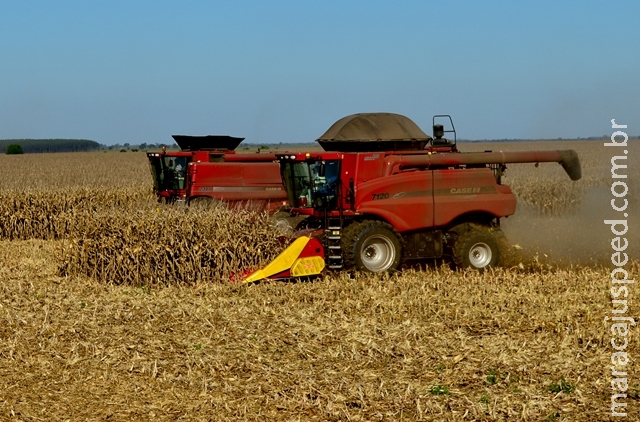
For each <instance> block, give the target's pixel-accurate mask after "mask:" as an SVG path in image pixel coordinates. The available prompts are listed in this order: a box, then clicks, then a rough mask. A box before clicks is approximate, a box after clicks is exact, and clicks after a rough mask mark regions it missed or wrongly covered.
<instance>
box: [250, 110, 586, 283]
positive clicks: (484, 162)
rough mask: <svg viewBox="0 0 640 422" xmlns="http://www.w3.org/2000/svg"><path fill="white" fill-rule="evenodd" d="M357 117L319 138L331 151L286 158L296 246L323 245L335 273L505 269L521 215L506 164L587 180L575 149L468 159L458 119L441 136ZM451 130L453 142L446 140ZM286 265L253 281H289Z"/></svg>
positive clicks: (392, 119)
mask: <svg viewBox="0 0 640 422" xmlns="http://www.w3.org/2000/svg"><path fill="white" fill-rule="evenodd" d="M356 116H357V117H355V118H354V117H353V116H349V118H345V119H347V120H349V121H352V122H356V125H354V126H353V127H352V129H353V130H352V131H345V130H342V131H341V130H335V129H336V125H337V126H340V127H344V125H343V123H344V122H343V121H344V120H345V119H342V120H340V121H338V122H337V123H336V124H335V125H334V126H332V128H331V129H330V130H329V131H327V133H326V134H325V135H323V136H322V137H321V138H320V139H319V142H321V143H323V146H325V145H327V144H329V145H331V150H332V151H331V152H322V153H302V154H290V153H285V154H278V155H277V158H278V160H279V161H280V165H281V172H282V178H283V180H284V183H285V186H286V188H287V192H288V195H289V202H290V203H291V206H292V209H291V213H292V214H293V215H304V216H307V219H306V220H304V222H303V224H304V227H301V228H306V229H307V230H306V234H307V235H309V237H306V238H304V239H303V240H302V241H300V242H298V243H297V248H298V250H305V251H306V255H305V256H304V257H303V258H304V259H305V262H306V261H309V251H308V248H306V249H305V248H304V245H301V243H302V242H309V241H310V240H311V239H313V238H317V239H318V240H320V242H321V243H322V248H321V249H322V250H321V251H319V252H318V254H317V255H318V256H322V257H324V262H325V264H326V267H327V268H329V269H333V270H340V269H343V268H345V269H356V270H361V271H370V272H384V271H393V270H396V269H398V268H399V267H400V265H401V263H402V262H403V261H407V260H413V259H426V258H444V259H448V260H449V261H451V262H452V263H453V264H455V266H457V267H459V268H473V269H477V270H484V269H486V268H489V267H492V266H495V265H498V264H499V262H500V253H501V248H500V244H501V242H502V239H503V234H502V232H501V230H500V219H501V218H503V217H508V216H510V215H512V214H513V213H514V212H515V210H516V197H515V195H514V194H513V193H512V191H511V188H509V186H505V185H503V184H502V181H501V176H502V174H503V172H504V171H505V170H506V165H507V164H510V163H540V162H555V163H559V164H561V165H562V166H563V168H564V169H565V171H566V172H567V174H568V175H569V177H570V178H571V179H572V180H578V179H580V177H581V169H580V161H579V159H578V156H577V154H576V153H575V152H574V151H573V150H567V151H530V152H477V153H460V152H458V151H457V147H456V142H455V129H453V122H452V121H451V118H450V117H449V116H436V117H437V118H440V119H442V118H444V119H448V121H449V122H451V124H450V126H451V129H449V130H445V129H444V125H442V124H441V123H438V122H437V121H436V119H435V118H434V124H433V127H434V136H433V138H431V137H426V135H424V133H422V131H419V129H418V131H419V132H418V131H416V130H415V129H416V128H417V126H415V124H413V125H410V124H408V123H407V121H409V122H410V120H409V119H407V118H406V117H403V116H401V117H402V119H399V118H398V117H397V116H398V115H393V114H385V115H383V116H382V117H381V114H379V113H378V114H375V115H367V114H364V115H362V114H361V115H356ZM380 119H382V122H381V120H380ZM399 122H400V123H402V124H398V123H399ZM411 123H413V122H411ZM414 126H415V127H414ZM407 127H412V128H413V129H412V130H411V131H406V130H404V129H406V128H407ZM381 128H382V129H381ZM384 128H393V130H386V129H384ZM356 129H358V130H356ZM447 132H450V133H453V134H454V139H453V140H448V139H446V138H444V134H445V133H447ZM427 138H428V139H427ZM422 142H424V144H422ZM416 143H420V144H418V146H419V147H421V148H415V146H416V145H417V144H416ZM408 145H411V147H410V148H406V146H408ZM391 148H392V149H391ZM325 149H327V148H326V146H325ZM311 249H313V248H311ZM315 249H319V248H317V247H316V248H315ZM289 252H290V250H285V252H283V256H285V257H286V259H287V261H286V263H291V265H296V263H298V264H299V261H297V260H296V259H295V257H292V256H291V253H289ZM294 255H295V254H294ZM301 257H302V255H301ZM278 260H281V258H280V257H279V258H277V259H276V260H275V261H274V262H273V263H272V264H271V265H270V266H269V267H266V268H265V269H264V270H261V271H262V272H257V273H255V274H253V275H251V276H250V277H249V278H247V280H248V281H256V279H264V278H271V279H274V278H286V277H287V276H288V275H289V276H290V273H287V270H288V268H284V267H286V266H287V265H284V264H283V265H277V264H278V262H280V263H282V262H283V261H282V260H281V261H278ZM268 268H272V269H273V268H275V269H277V270H278V272H276V273H272V274H269V271H267V269H268ZM314 268H316V269H317V268H320V266H318V265H316V266H315V267H314ZM323 268H324V267H323ZM323 268H320V269H319V270H318V273H319V272H320V271H322V270H323ZM305 275H309V274H305Z"/></svg>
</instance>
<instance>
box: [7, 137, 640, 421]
mask: <svg viewBox="0 0 640 422" xmlns="http://www.w3.org/2000/svg"><path fill="white" fill-rule="evenodd" d="M569 148H572V149H575V150H576V151H577V152H578V154H579V155H580V158H581V161H582V167H583V179H582V180H580V181H578V182H571V181H570V180H569V179H568V177H567V176H566V174H564V172H563V171H562V169H561V168H560V166H558V165H555V164H541V165H540V166H539V167H538V168H535V167H534V166H533V165H529V164H522V165H511V166H510V167H509V169H508V170H507V176H506V177H505V178H504V179H503V183H505V184H508V185H510V186H512V188H513V189H514V192H516V194H517V195H518V197H519V205H518V211H517V213H516V215H514V216H512V217H510V218H508V219H505V220H504V221H503V228H504V231H505V234H506V235H507V238H508V239H509V242H510V244H511V245H512V248H511V252H512V253H511V254H510V257H509V260H508V263H507V265H506V266H505V267H503V268H500V269H496V270H493V271H489V272H486V273H484V274H478V273H474V272H454V271H451V270H450V269H449V268H448V267H446V266H442V265H427V266H426V268H424V269H422V270H419V269H416V268H407V269H406V270H405V271H403V272H401V273H397V274H394V275H378V276H370V275H363V274H347V273H330V274H327V275H325V276H323V277H322V278H319V279H317V280H315V281H313V282H298V283H263V284H257V285H251V286H246V285H242V284H239V283H234V282H230V281H229V280H230V279H232V280H236V279H237V278H238V277H239V276H240V274H242V273H243V271H245V270H247V269H251V268H256V267H258V266H260V265H263V264H264V263H265V262H267V261H268V260H270V259H271V258H273V257H274V256H275V255H276V254H277V253H279V252H280V250H281V249H282V248H283V244H282V241H281V240H280V239H279V233H278V232H277V231H276V229H275V228H274V227H272V226H271V225H270V224H269V223H268V219H267V217H266V216H264V215H257V214H252V213H249V212H228V211H224V210H219V209H212V210H202V209H199V210H195V209H185V208H179V207H167V206H161V205H158V203H157V202H156V200H155V198H154V196H153V192H152V187H151V186H152V185H151V177H150V174H149V169H148V165H147V161H146V156H145V154H143V153H112V152H110V153H102V152H101V153H73V154H41V155H38V154H33V155H24V156H0V169H1V170H0V176H1V177H0V180H1V182H0V216H2V221H1V225H0V420H16V421H18V420H21V421H40V420H44V421H49V420H70V421H86V420H113V421H130V420H184V421H191V420H194V421H209V420H211V421H218V420H238V421H240V420H256V421H258V420H259V421H262V420H274V421H276V420H277V421H280V420H317V421H331V420H335V421H338V420H351V421H356V420H367V421H369V420H382V421H384V420H388V421H399V420H406V421H410V420H434V421H458V420H468V421H472V420H482V421H485V420H486V421H491V420H526V421H545V420H546V421H598V420H609V419H610V413H611V410H610V409H611V394H612V388H611V380H612V375H611V353H612V352H613V349H612V347H611V345H610V341H611V338H612V333H611V331H610V322H607V321H606V320H605V317H607V316H611V315H612V314H611V310H612V302H611V300H612V297H611V295H610V287H611V281H610V276H609V274H610V272H611V269H612V268H613V266H612V264H611V261H610V256H611V252H612V249H611V238H612V237H613V236H612V234H611V232H610V230H609V227H608V226H606V225H604V224H603V220H605V219H610V218H616V217H617V216H616V214H615V213H614V212H612V210H611V206H610V200H611V198H612V195H611V192H610V191H609V187H610V185H611V172H610V168H611V163H610V159H611V155H613V153H612V152H611V151H609V150H608V149H607V148H605V147H603V146H602V143H601V142H578V141H576V142H535V143H496V144H461V145H460V149H462V150H464V151H471V150H487V149H492V150H505V151H507V150H525V149H526V150H533V149H569ZM628 149H629V158H630V160H628V161H629V162H628V163H627V164H628V169H626V170H627V171H626V172H625V173H626V174H629V175H630V176H629V179H627V184H628V185H629V193H628V195H627V198H628V199H629V214H630V215H629V226H630V228H629V232H630V233H632V234H630V235H628V239H629V249H628V250H627V252H629V253H630V256H631V257H632V258H633V262H631V263H629V264H628V265H626V266H625V268H627V269H628V270H629V271H630V275H629V278H630V279H631V278H636V279H637V278H638V276H640V274H639V272H640V268H639V264H638V262H639V259H640V253H639V247H640V236H639V235H638V234H637V233H640V232H639V230H640V224H639V223H640V218H639V216H640V211H638V210H639V207H638V204H639V203H640V200H639V199H638V198H639V197H640V179H639V177H638V175H640V172H639V171H638V169H640V148H639V145H638V143H637V142H636V143H634V144H632V145H630V147H629V148H628ZM629 286H630V287H629V291H630V294H629V297H628V298H627V299H628V305H629V309H628V312H627V315H632V316H636V317H637V316H638V315H639V313H638V310H639V307H638V303H637V301H635V291H634V290H635V285H633V284H631V285H629ZM627 338H628V339H629V345H628V348H627V349H626V351H627V352H628V353H629V356H630V358H631V361H630V362H629V364H628V365H626V366H625V367H624V368H625V370H626V371H627V372H628V374H629V386H628V391H627V398H626V399H624V401H625V402H626V403H627V407H626V409H622V410H625V411H626V412H627V419H628V420H639V419H640V366H639V365H637V364H636V357H638V356H640V347H638V337H637V330H636V329H635V327H634V328H633V329H632V330H631V332H630V333H629V335H628V337H627ZM619 410H621V409H620V408H619ZM621 419H622V418H615V420H621Z"/></svg>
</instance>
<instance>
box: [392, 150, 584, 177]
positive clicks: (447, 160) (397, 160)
mask: <svg viewBox="0 0 640 422" xmlns="http://www.w3.org/2000/svg"><path fill="white" fill-rule="evenodd" d="M510 163H558V164H560V165H561V166H562V168H563V169H564V171H565V172H566V173H567V175H569V177H570V178H571V180H580V178H581V177H582V168H581V167H580V158H579V157H578V154H577V153H576V152H575V151H574V150H572V149H569V150H562V151H524V152H502V151H498V152H466V153H443V154H420V155H393V156H390V157H387V162H386V169H385V174H386V175H387V176H388V175H391V174H393V173H395V172H396V171H398V170H399V169H400V168H421V167H440V166H459V165H474V164H475V165H481V164H510Z"/></svg>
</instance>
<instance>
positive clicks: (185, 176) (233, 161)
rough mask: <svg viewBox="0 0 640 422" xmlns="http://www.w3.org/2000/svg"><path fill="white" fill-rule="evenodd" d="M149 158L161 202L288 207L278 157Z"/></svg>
mask: <svg viewBox="0 0 640 422" xmlns="http://www.w3.org/2000/svg"><path fill="white" fill-rule="evenodd" d="M147 156H148V158H149V164H150V167H151V173H152V176H153V180H154V190H155V192H156V195H157V196H158V198H159V199H161V200H165V201H167V202H174V201H185V202H190V201H192V200H194V199H196V198H203V197H206V198H212V199H215V200H219V201H223V202H224V203H226V204H227V206H229V207H230V208H233V207H245V208H249V209H252V210H256V211H263V210H267V211H269V212H275V211H277V210H278V209H280V208H281V207H282V206H283V205H287V204H288V200H287V194H286V191H285V189H284V186H283V184H282V179H281V177H280V166H279V164H278V163H277V162H276V161H275V160H276V156H275V154H262V153H252V154H237V153H236V152H235V151H209V150H197V151H164V150H163V151H162V152H153V153H151V152H150V153H147Z"/></svg>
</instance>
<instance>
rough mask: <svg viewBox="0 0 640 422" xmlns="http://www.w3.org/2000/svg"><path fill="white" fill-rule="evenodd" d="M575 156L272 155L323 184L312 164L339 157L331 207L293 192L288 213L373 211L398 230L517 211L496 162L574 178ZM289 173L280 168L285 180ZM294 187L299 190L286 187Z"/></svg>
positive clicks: (531, 153)
mask: <svg viewBox="0 0 640 422" xmlns="http://www.w3.org/2000/svg"><path fill="white" fill-rule="evenodd" d="M574 155H575V153H572V152H571V153H570V152H569V151H527V152H509V153H503V152H484V153H457V152H456V153H451V152H445V153H434V152H427V151H422V152H415V151H411V152H345V153H313V154H309V153H307V154H293V155H284V156H283V155H280V154H278V156H277V157H278V159H279V160H280V162H281V163H285V165H286V163H287V162H289V163H291V164H293V163H296V162H298V163H301V162H306V163H308V165H309V166H310V167H309V169H310V170H308V171H307V173H308V174H307V176H306V177H309V178H314V177H315V178H316V179H318V178H319V179H321V181H320V183H321V184H325V185H326V177H325V176H323V175H322V176H321V175H319V174H315V173H314V172H315V171H316V170H315V167H313V166H315V165H316V164H315V163H323V164H322V165H323V166H325V165H326V164H327V163H331V162H339V166H340V170H339V179H340V183H339V187H338V191H337V193H336V195H335V196H336V197H337V198H335V199H334V200H333V202H331V204H332V205H330V206H327V205H324V208H323V206H318V204H317V203H316V204H312V203H311V202H310V201H309V199H306V198H301V199H304V201H302V202H301V201H300V200H299V198H293V199H296V201H297V202H296V205H295V206H294V208H293V212H294V213H298V214H303V215H312V216H315V217H322V216H324V215H325V214H326V215H329V216H335V215H338V214H342V215H344V216H347V217H350V216H353V217H357V216H358V215H371V216H376V217H378V218H380V219H382V220H385V221H387V222H388V223H390V224H391V225H392V226H393V227H394V229H395V230H397V231H398V232H400V233H403V232H412V231H419V230H424V229H429V228H438V227H445V226H447V225H450V224H453V223H455V222H456V220H457V219H458V220H459V219H460V218H463V217H464V216H467V215H473V216H482V217H483V218H484V219H489V220H490V219H493V218H498V219H499V218H501V217H507V216H510V215H512V214H514V213H515V211H516V197H515V195H514V194H513V192H512V191H511V188H509V186H504V185H501V184H500V183H499V179H500V177H499V173H498V172H501V171H502V170H501V169H500V166H501V165H504V164H506V163H522V162H533V163H535V162H558V163H560V164H562V165H563V167H565V170H567V173H569V175H570V176H571V177H572V178H574V177H577V178H579V173H580V169H579V165H578V166H577V167H576V168H573V165H572V163H571V160H574V159H577V156H576V157H574ZM492 166H493V167H492ZM570 170H573V171H570ZM291 172H293V173H295V174H294V178H296V177H297V178H300V175H301V174H302V173H304V171H302V170H300V168H298V170H292V171H291ZM291 172H290V173H291ZM285 173H286V172H285ZM289 176H291V174H290V175H289ZM318 176H320V177H318ZM287 178H288V176H287V174H285V175H284V179H285V181H286V180H287ZM287 188H288V189H289V186H288V187H287ZM292 190H293V191H297V190H299V189H298V188H297V187H296V186H292ZM293 195H294V196H295V195H296V193H293ZM317 195H318V193H316V196H317ZM309 198H311V197H309ZM291 199H292V197H290V200H291ZM327 204H329V202H327Z"/></svg>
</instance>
